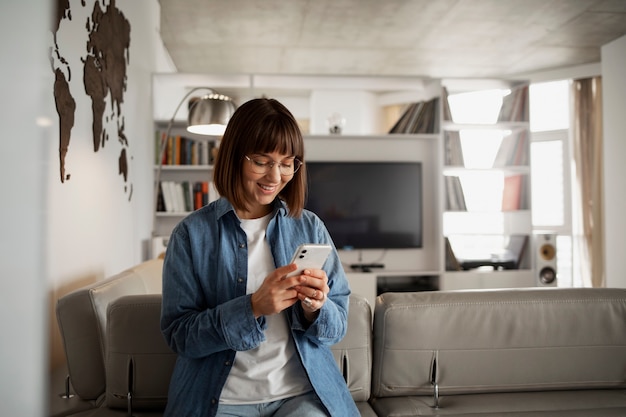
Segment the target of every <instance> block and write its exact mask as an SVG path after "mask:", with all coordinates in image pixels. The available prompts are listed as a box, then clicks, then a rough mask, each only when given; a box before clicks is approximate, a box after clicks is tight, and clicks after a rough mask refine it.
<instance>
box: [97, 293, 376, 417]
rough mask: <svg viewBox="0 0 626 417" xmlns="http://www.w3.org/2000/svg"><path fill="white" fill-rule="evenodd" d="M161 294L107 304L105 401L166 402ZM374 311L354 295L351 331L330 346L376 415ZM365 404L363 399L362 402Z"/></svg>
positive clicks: (167, 361)
mask: <svg viewBox="0 0 626 417" xmlns="http://www.w3.org/2000/svg"><path fill="white" fill-rule="evenodd" d="M161 301H162V296H161V294H155V295H130V296H124V297H120V298H118V299H116V300H115V301H114V302H112V303H111V304H110V305H109V309H108V318H107V337H106V342H107V346H106V352H107V358H106V380H107V385H106V404H107V406H108V407H111V408H127V407H128V398H127V394H128V393H129V392H131V394H132V409H133V410H144V409H159V408H163V407H164V406H165V404H166V402H167V391H168V386H169V381H170V377H171V374H172V371H173V369H174V364H175V362H176V355H175V354H174V353H173V352H172V351H171V350H170V348H169V347H168V346H167V344H166V342H165V339H164V338H163V336H162V334H161V331H160V326H159V320H160V314H161ZM371 332H372V311H371V307H370V305H369V303H368V301H367V300H366V299H365V298H364V297H361V296H358V295H355V294H353V295H351V296H350V309H349V314H348V331H347V333H346V336H345V337H344V338H343V339H342V340H341V341H340V342H339V343H337V344H335V345H333V346H332V347H331V350H332V352H333V355H334V357H335V360H336V361H337V364H338V366H339V368H340V370H341V372H342V373H343V375H344V377H345V379H346V383H347V385H348V388H349V389H350V392H351V393H352V397H353V398H354V400H355V402H357V405H359V404H360V408H361V409H362V415H368V413H369V415H374V414H373V411H372V409H371V407H370V406H369V404H367V400H368V399H369V395H370V387H371V359H372V333H371ZM361 403H362V404H361Z"/></svg>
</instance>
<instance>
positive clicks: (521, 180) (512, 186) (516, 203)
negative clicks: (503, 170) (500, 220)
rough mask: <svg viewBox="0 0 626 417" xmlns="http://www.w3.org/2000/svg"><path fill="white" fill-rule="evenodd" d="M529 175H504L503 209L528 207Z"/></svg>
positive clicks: (512, 209) (523, 208)
mask: <svg viewBox="0 0 626 417" xmlns="http://www.w3.org/2000/svg"><path fill="white" fill-rule="evenodd" d="M527 181H528V176H527V175H524V174H514V175H507V176H505V177H504V187H503V190H502V211H515V210H525V209H527V208H528V185H527Z"/></svg>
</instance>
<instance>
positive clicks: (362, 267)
mask: <svg viewBox="0 0 626 417" xmlns="http://www.w3.org/2000/svg"><path fill="white" fill-rule="evenodd" d="M384 267H385V264H381V263H369V264H351V265H350V269H352V270H353V271H357V272H372V269H375V268H380V269H382V268H384Z"/></svg>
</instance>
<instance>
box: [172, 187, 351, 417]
mask: <svg viewBox="0 0 626 417" xmlns="http://www.w3.org/2000/svg"><path fill="white" fill-rule="evenodd" d="M287 210H288V209H287V207H286V206H285V205H284V203H283V202H281V201H280V200H278V199H277V200H276V201H275V203H274V214H273V216H272V219H271V220H270V222H269V225H268V227H267V233H266V239H267V240H268V242H269V245H270V248H271V251H272V255H273V257H274V263H275V264H276V267H279V266H283V265H287V264H288V263H289V262H290V260H291V256H292V254H293V251H294V250H295V248H296V247H297V246H298V245H300V244H302V243H331V244H332V241H331V239H330V236H329V234H328V231H327V230H326V227H325V226H324V225H323V223H322V221H321V220H320V219H319V218H318V217H317V216H316V215H315V214H313V213H311V212H309V211H306V210H305V211H304V212H303V214H302V216H301V217H300V218H299V219H295V218H291V217H288V216H287V213H288V212H287ZM246 242H247V240H246V234H245V232H244V231H243V230H242V229H241V227H240V221H239V218H238V217H237V216H236V214H235V211H234V209H233V207H232V205H231V204H230V203H229V202H228V201H227V200H225V199H223V198H222V199H219V200H217V201H215V202H213V203H211V204H210V205H208V206H206V207H204V208H202V209H200V210H198V211H196V212H194V213H192V214H190V215H189V216H187V217H186V218H185V219H183V220H182V221H181V222H180V223H179V224H178V225H177V226H176V227H175V228H174V231H173V232H172V235H171V237H170V240H169V243H168V246H167V251H166V255H165V263H164V266H163V305H162V311H161V331H162V332H163V335H164V336H165V339H166V341H167V343H168V344H169V346H170V347H171V348H172V349H173V350H174V352H176V353H177V354H178V358H177V361H176V366H175V368H174V372H173V374H172V379H171V381H170V388H169V395H168V404H167V409H166V412H165V415H166V416H177V417H191V416H197V417H200V416H202V417H205V416H214V415H215V414H216V412H217V406H218V403H219V397H220V392H221V390H222V387H223V386H224V383H225V381H226V378H227V376H228V373H229V372H230V369H231V367H232V364H233V361H234V359H235V353H236V352H237V351H243V350H248V349H253V348H255V347H257V346H259V344H260V343H261V342H263V341H264V340H265V336H264V333H263V332H264V330H265V328H266V323H265V319H264V318H263V317H260V318H259V319H255V317H254V315H253V313H252V306H251V302H250V295H246V279H247V268H248V249H247V244H246ZM324 270H325V271H326V274H327V275H328V286H329V287H330V293H329V294H328V299H327V301H326V303H324V305H323V307H322V308H321V310H320V312H319V315H318V317H317V319H316V320H315V321H314V322H313V323H311V324H310V325H309V324H307V321H306V319H305V318H304V315H303V311H302V307H301V306H300V303H296V304H294V305H293V306H292V307H290V308H289V309H288V315H287V316H288V320H289V324H290V326H291V333H292V336H293V339H294V343H295V346H296V350H297V351H298V354H299V356H300V359H301V361H302V364H303V366H304V369H305V371H306V374H307V375H308V377H309V380H310V382H311V385H312V386H313V389H314V390H315V392H316V393H317V395H318V397H319V398H320V400H321V401H322V403H323V404H324V406H325V407H326V409H327V411H328V413H329V415H331V416H337V417H350V416H359V415H360V414H359V412H358V410H357V408H356V405H355V404H354V401H353V399H352V397H351V395H350V392H349V390H348V388H347V386H346V383H345V381H344V379H343V377H342V375H341V373H340V372H339V369H338V367H337V365H336V363H335V360H334V358H333V355H332V352H331V351H330V349H329V346H331V345H333V344H335V343H337V342H338V341H339V340H341V339H342V338H343V337H344V335H345V333H346V329H347V323H348V321H347V317H348V296H349V294H350V289H349V286H348V282H347V279H346V276H345V273H344V272H343V268H342V266H341V262H340V260H339V256H338V254H337V252H336V251H333V253H332V254H331V256H330V257H329V258H328V260H327V262H326V264H325V265H324ZM243 392H245V388H242V393H243Z"/></svg>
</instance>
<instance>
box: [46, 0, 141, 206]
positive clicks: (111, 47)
mask: <svg viewBox="0 0 626 417" xmlns="http://www.w3.org/2000/svg"><path fill="white" fill-rule="evenodd" d="M76 3H77V1H76ZM86 3H87V2H86V1H85V0H81V1H80V7H82V8H87V7H88V6H87V4H86ZM89 3H90V4H92V3H93V10H92V11H91V14H88V15H87V17H86V19H85V21H84V23H82V22H74V23H73V24H78V25H79V27H80V28H85V30H86V31H85V40H86V53H85V54H84V55H81V56H80V65H78V68H76V65H74V68H72V64H70V59H69V58H68V57H67V56H64V55H63V53H62V51H63V45H59V42H58V33H59V29H60V28H61V25H62V24H69V23H70V22H71V21H72V10H71V6H70V0H57V4H56V13H55V16H54V23H53V28H52V30H53V35H54V46H53V47H52V48H51V56H50V61H51V63H52V70H53V71H54V100H55V106H56V111H57V114H58V116H59V163H60V164H59V166H60V173H59V174H60V179H61V182H62V183H64V182H65V181H68V180H69V179H70V178H71V174H70V172H69V169H68V168H67V166H66V162H67V158H68V153H69V152H71V151H70V149H71V148H70V142H71V139H72V135H71V132H72V128H73V127H74V122H75V117H76V100H75V97H77V94H80V93H81V92H79V91H72V90H71V88H70V87H71V83H70V81H71V77H72V75H73V74H74V75H75V74H76V73H78V74H81V73H82V78H83V85H84V94H86V95H87V96H88V97H89V98H90V100H91V115H92V138H93V151H94V152H98V151H99V150H101V149H102V148H104V146H105V145H106V144H107V142H108V141H109V137H110V136H112V135H115V136H116V137H117V143H118V144H119V146H120V151H119V158H118V161H117V167H116V169H117V175H121V176H123V179H124V192H125V193H127V194H128V200H129V201H130V199H131V197H132V188H133V187H132V184H129V183H128V169H129V164H128V147H129V143H128V138H127V137H126V134H125V131H124V130H125V123H124V116H123V112H122V104H123V103H124V93H125V92H126V82H127V69H128V64H129V62H130V50H129V49H130V23H129V22H128V20H127V19H126V18H125V17H124V14H123V13H122V12H121V11H120V10H119V9H118V8H117V7H115V0H110V2H108V4H107V2H100V1H93V2H92V1H89ZM85 11H87V10H86V9H83V10H79V11H77V10H74V12H75V13H74V14H75V15H78V14H81V13H82V14H83V15H84V14H85ZM73 53H75V52H73ZM107 98H108V101H109V102H110V106H107ZM107 107H110V108H107ZM110 126H113V127H110ZM110 130H115V132H110Z"/></svg>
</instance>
